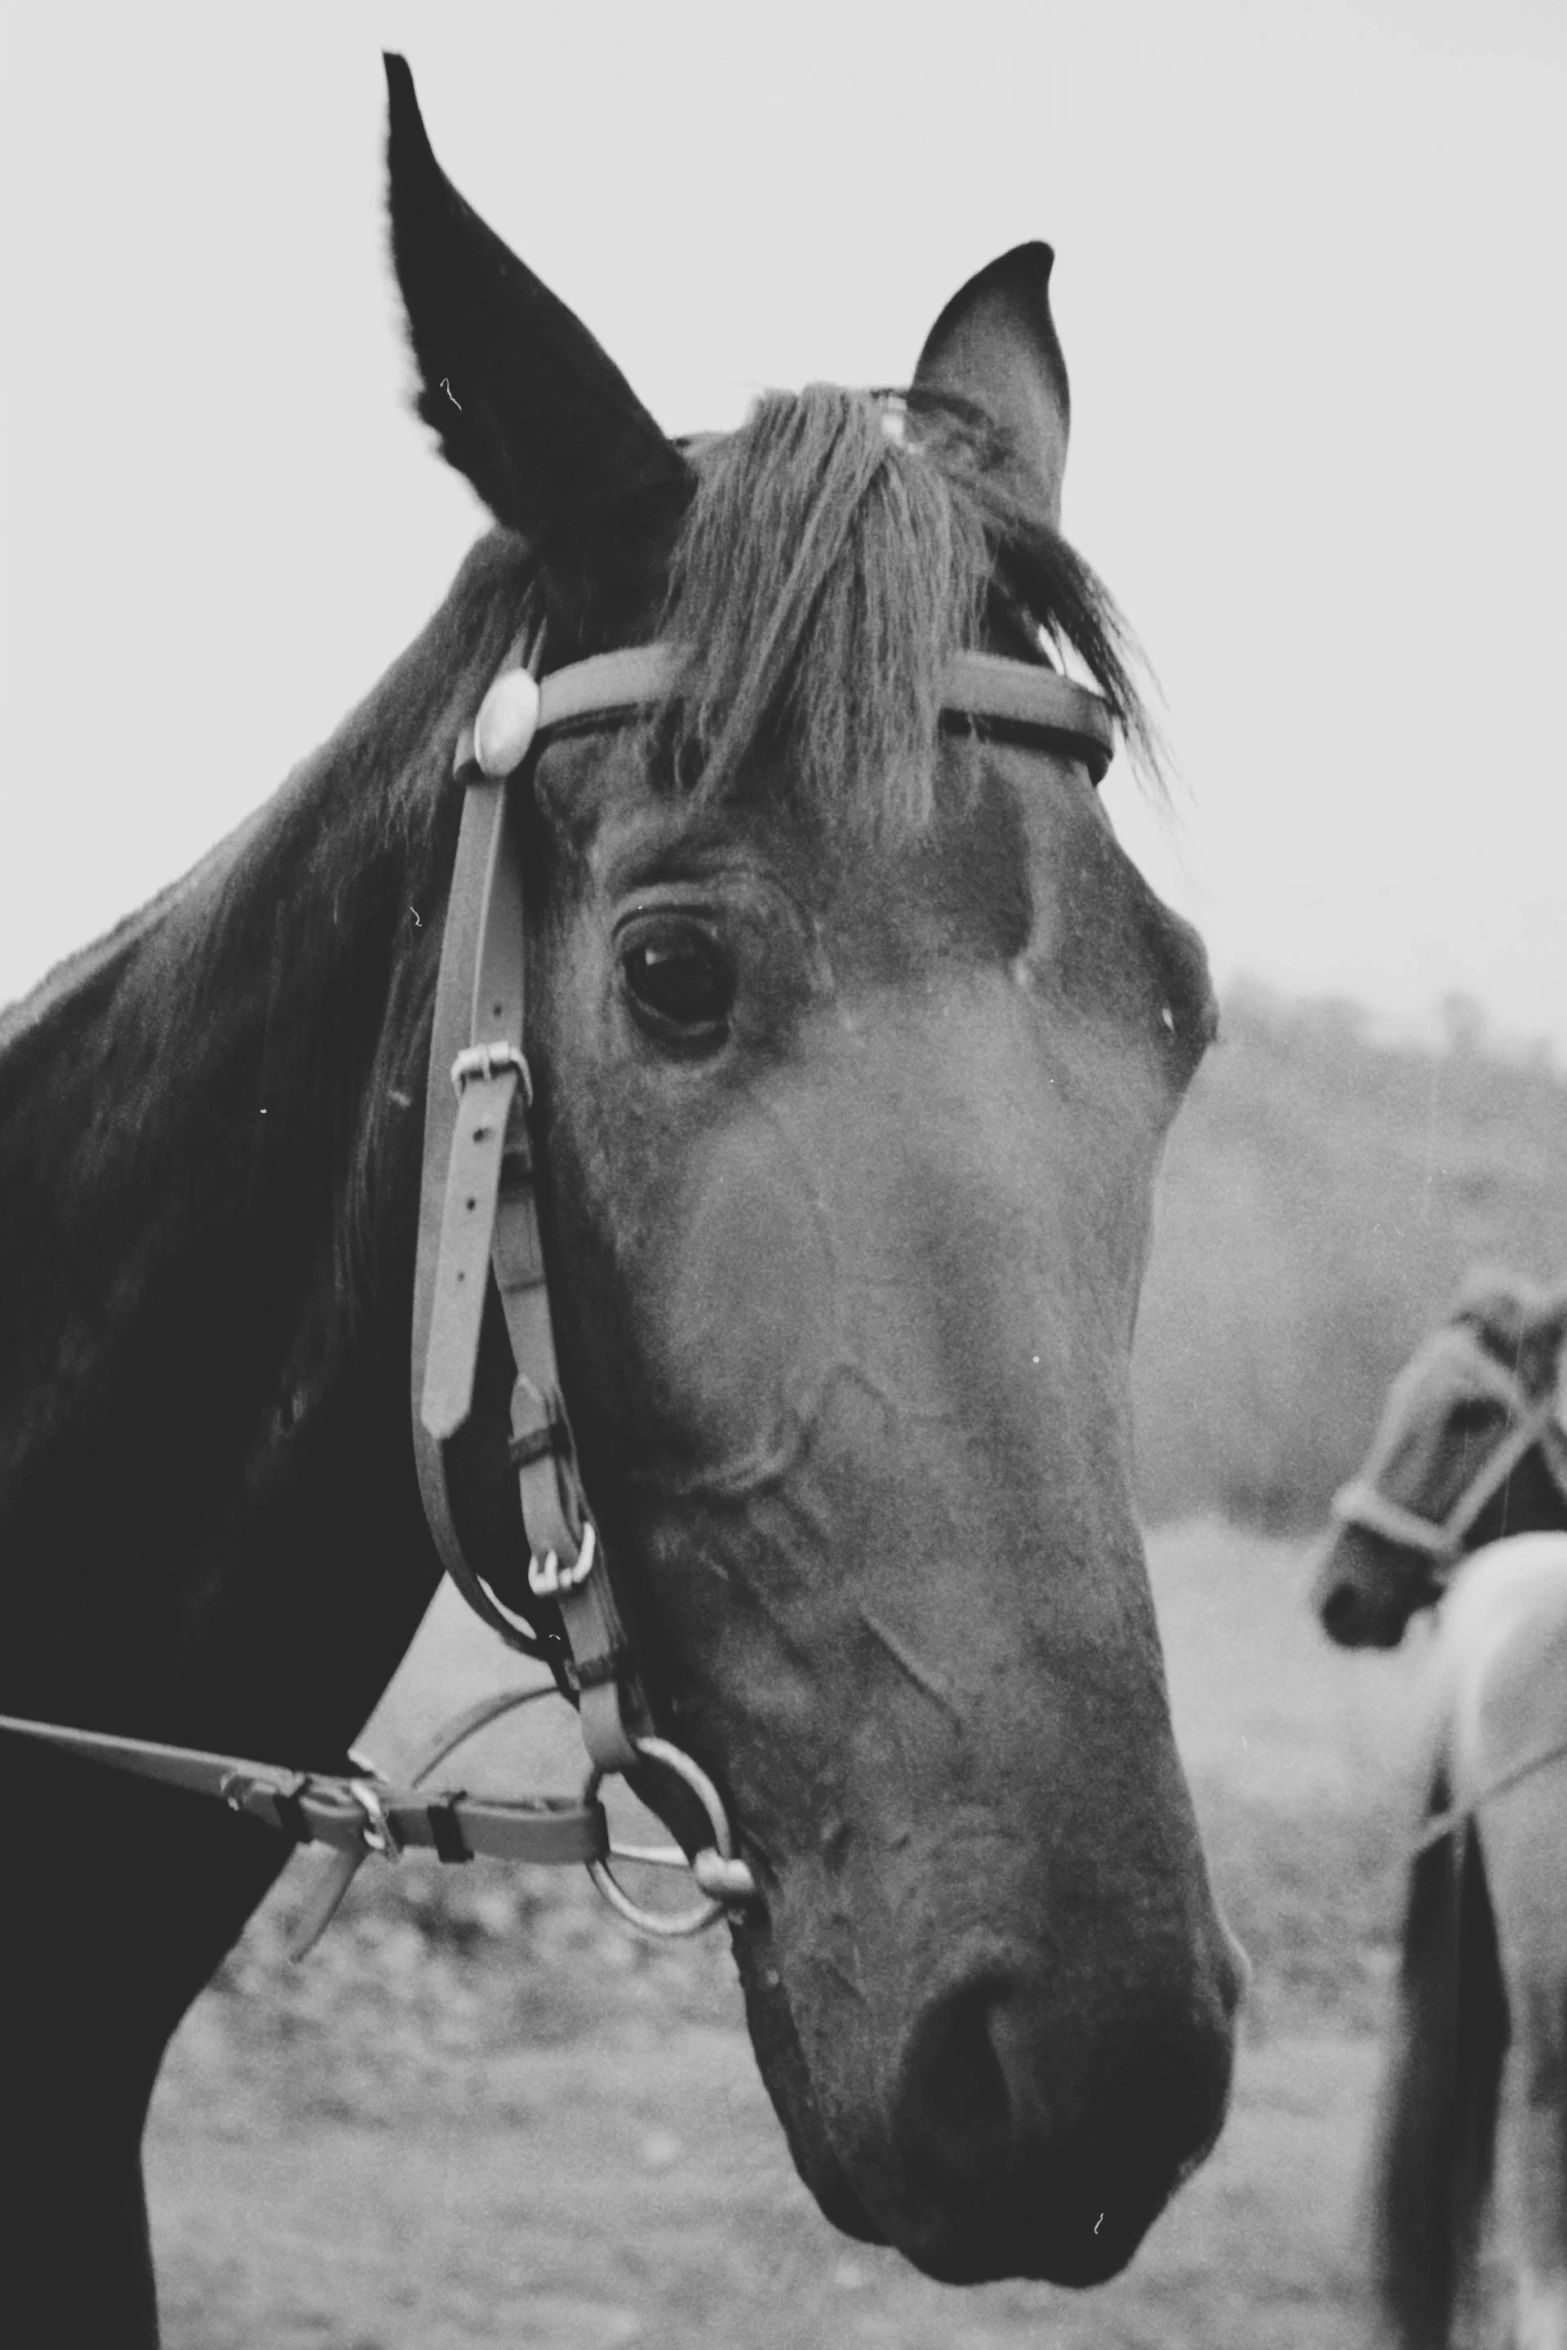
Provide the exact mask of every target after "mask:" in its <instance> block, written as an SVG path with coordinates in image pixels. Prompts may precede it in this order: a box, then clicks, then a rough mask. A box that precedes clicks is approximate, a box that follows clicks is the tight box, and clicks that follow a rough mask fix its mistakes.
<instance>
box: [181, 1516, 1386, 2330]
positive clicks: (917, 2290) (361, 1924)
mask: <svg viewBox="0 0 1567 2350" xmlns="http://www.w3.org/2000/svg"><path fill="white" fill-rule="evenodd" d="M1151 1549H1152V1555H1153V1566H1154V1575H1155V1588H1156V1592H1157V1596H1158V1599H1159V1605H1160V1613H1161V1618H1162V1621H1163V1624H1164V1631H1165V1640H1166V1647H1167V1654H1168V1657H1169V1665H1170V1677H1171V1684H1172V1689H1173V1693H1174V1700H1175V1708H1176V1720H1177V1729H1178V1732H1179V1734H1180V1737H1181V1742H1182V1747H1183V1751H1184V1752H1185V1755H1186V1757H1187V1762H1188V1766H1189V1769H1190V1771H1191V1774H1192V1778H1193V1783H1194V1786H1195V1788H1196V1791H1197V1796H1198V1802H1199V1808H1200V1810H1201V1812H1202V1815H1203V1821H1204V1827H1205V1832H1206V1834H1207V1837H1208V1843H1209V1849H1210V1853H1211V1856H1212V1860H1213V1866H1214V1872H1215V1876H1216V1879H1217V1881H1218V1884H1219V1889H1220V1894H1221V1898H1222V1899H1223V1901H1224V1904H1225V1907H1226V1910H1227V1912H1228V1914H1229V1916H1230V1918H1231V1920H1232V1922H1233V1923H1234V1924H1235V1926H1236V1928H1237V1930H1238V1931H1239V1932H1240V1934H1241V1937H1242V1939H1243V1940H1244V1941H1245V1942H1246V1944H1247V1946H1248V1948H1249V1950H1250V1951H1251V1954H1252V1957H1253V1959H1254V1961H1255V1962H1256V1964H1257V1982H1256V1988H1255V1993H1254V1997H1253V2000H1252V2004H1251V2009H1250V2015H1249V2021H1248V2026H1247V2030H1246V2034H1245V2042H1244V2046H1243V2049H1242V2054H1241V2064H1240V2074H1239V2082H1238V2087H1237V2093H1236V2103H1235V2110H1234V2113H1233V2116H1232V2119H1231V2121H1230V2123H1229V2126H1228V2128H1227V2130H1226V2132H1225V2135H1224V2137H1223V2139H1222V2140H1221V2141H1220V2145H1219V2147H1218V2150H1217V2152H1216V2153H1215V2154H1214V2156H1213V2157H1212V2159H1211V2160H1210V2162H1209V2163H1208V2165H1207V2166H1206V2168H1205V2169H1204V2170H1203V2171H1202V2172H1201V2173H1200V2174H1199V2176H1198V2177H1197V2178H1196V2179H1195V2180H1194V2181H1193V2182H1192V2184H1191V2185H1190V2186H1189V2187H1188V2188H1187V2189H1186V2190H1185V2191H1184V2193H1183V2194H1182V2195H1181V2196H1180V2197H1179V2198H1178V2200H1177V2201H1176V2203H1175V2204H1174V2205H1173V2206H1172V2208H1171V2210H1170V2211H1169V2213H1168V2214H1167V2215H1166V2216H1165V2218H1164V2219H1163V2220H1162V2221H1161V2222H1160V2224H1159V2226H1158V2227H1157V2228H1156V2229H1155V2231H1154V2233H1153V2235H1152V2236H1151V2237H1150V2239H1149V2241H1148V2242H1147V2244H1146V2245H1145V2246H1144V2248H1143V2250H1142V2252H1141V2253H1140V2254H1139V2256H1138V2259H1137V2260H1136V2261H1135V2263H1134V2264H1133V2266H1132V2269H1131V2270H1130V2271H1129V2272H1128V2274H1127V2275H1126V2276H1125V2277H1123V2278H1122V2279H1120V2280H1119V2281H1118V2282H1117V2283H1116V2284H1114V2285H1112V2286H1110V2287H1107V2288H1105V2289H1104V2290H1102V2291H1100V2292H1098V2293H1095V2294H1091V2295H1089V2296H1087V2297H1082V2296H1076V2295H1071V2294H1066V2293H1061V2292H1057V2291H1054V2290H1052V2289H1051V2288H1048V2287H1045V2286H1034V2285H997V2286H989V2287H984V2288H981V2289H978V2290H971V2291H958V2290H953V2289H949V2288H945V2287H941V2286H937V2285H932V2284H929V2283H927V2282H925V2281H924V2280H923V2279H921V2278H919V2277H917V2276H916V2275H914V2273H913V2272H912V2271H911V2270H909V2269H907V2268H906V2267H905V2266H904V2265H903V2264H902V2263H901V2262H899V2261H897V2260H896V2259H894V2258H892V2257H891V2256H889V2255H878V2254H875V2253H870V2252H867V2251H865V2250H864V2249H863V2248H861V2247H859V2246H857V2245H851V2244H849V2243H848V2242H847V2241H845V2240H844V2239H842V2238H839V2237H838V2236H836V2235H834V2234H833V2233H832V2231H831V2230H830V2229H829V2228H828V2227H827V2226H826V2224H825V2223H824V2222H823V2221H822V2220H821V2219H820V2218H819V2217H818V2216H817V2214H816V2212H815V2209H814V2206H813V2205H812V2204H811V2203H810V2202H809V2199H808V2198H807V2197H806V2195H805V2193H804V2190H803V2189H802V2188H801V2187H800V2186H799V2185H798V2183H797V2181H796V2180H795V2177H794V2174H793V2171H792V2168H791V2166H790V2164H789V2160H788V2157H787V2155H786V2153H785V2151H784V2147H783V2142H782V2138H781V2136H780V2133H779V2131H778V2128H777V2125H776V2123H775V2122H774V2120H773V2117H772V2114H771V2111H770V2108H769V2107H768V2105H767V2101H766V2098H765V2096H764V2094H763V2092H762V2090H761V2087H760V2085H759V2082H758V2080H757V2076H756V2071H755V2067H754V2065H753V2063H752V2060H751V2055H750V2050H749V2046H748V2043H747V2042H746V2039H745V2035H744V2030H743V2027H742V2024H741V2021H740V2014H739V2001H738V1995H737V1993H736V1991H735V1988H734V1985H733V1981H732V1977H731V1972H730V1968H729V1963H728V1960H727V1957H726V1954H725V1951H724V1948H723V1944H722V1937H721V1936H709V1937H706V1938H704V1939H703V1941H702V1942H700V1943H698V1944H680V1945H676V1946H674V1947H673V1948H657V1949H656V1948H653V1947H651V1946H650V1945H647V1944H645V1943H641V1942H637V1941H633V1940H632V1939H631V1938H630V1937H629V1936H628V1935H627V1934H625V1933H624V1932H623V1930H622V1929H621V1928H620V1927H619V1926H618V1925H617V1924H616V1923H615V1921H614V1920H613V1919H612V1918H611V1917H610V1916H609V1914H608V1912H607V1911H605V1910H604V1909H603V1908H602V1907H601V1906H600V1904H599V1903H598V1901H597V1898H596V1896H595V1895H594V1894H593V1893H592V1892H591V1889H590V1888H589V1887H588V1886H587V1885H586V1883H585V1882H584V1881H582V1880H581V1879H580V1878H579V1877H578V1876H577V1875H576V1873H575V1872H565V1871H559V1872H550V1871H534V1872H530V1873H529V1874H528V1875H526V1876H524V1875H522V1874H521V1873H520V1872H519V1873H507V1872H505V1871H502V1870H501V1869H499V1868H498V1867H492V1866H489V1865H487V1864H483V1863H481V1864H478V1865H476V1866H475V1867H473V1868H471V1869H467V1870H447V1871H444V1872H442V1871H439V1870H438V1869H436V1868H435V1867H434V1866H433V1865H430V1864H425V1863H421V1862H408V1863H405V1864H404V1865H403V1866H402V1867H401V1868H400V1869H399V1870H397V1871H396V1872H392V1871H386V1870H381V1871H380V1872H378V1878H377V1880H376V1881H374V1882H372V1880H371V1877H370V1872H369V1870H366V1871H365V1873H364V1875H363V1876H362V1877H361V1879H360V1881H359V1883H358V1885H357V1886H356V1887H355V1889H354V1891H353V1892H352V1893H351V1894H350V1896H349V1901H348V1904H347V1906H346V1907H345V1910H344V1912H343V1913H342V1915H341V1916H340V1918H339V1920H338V1922H337V1924H336V1925H335V1926H334V1927H333V1928H332V1931H331V1933H330V1934H329V1936H328V1937H327V1940H326V1941H325V1942H324V1943H323V1944H322V1945H321V1947H320V1949H319V1950H318V1951H317V1952H316V1954H315V1956H314V1957H313V1958H312V1959H311V1960H309V1961H308V1962H307V1964H306V1965H305V1966H304V1967H302V1968H295V1967H292V1966H290V1965H289V1963H288V1961H287V1960H286V1958H285V1957H284V1955H283V1952H282V1946H281V1924H282V1922H283V1921H284V1920H285V1919H286V1917H287V1916H288V1915H289V1914H290V1913H291V1911H292V1909H293V1907H294V1906H295V1904H296V1903H297V1900H298V1897H299V1889H300V1887H301V1885H302V1883H303V1882H304V1878H305V1875H306V1873H307V1871H308V1869H309V1867H310V1866H311V1865H312V1864H311V1862H310V1858H309V1856H302V1857H301V1858H300V1860H298V1861H296V1862H295V1863H294V1864H293V1868H292V1869H291V1871H290V1873H289V1875H288V1877H287V1878H285V1881H284V1883H283V1885H282V1887H281V1888H280V1889H279V1894H278V1896H277V1898H276V1900H275V1901H274V1903H273V1904H272V1905H270V1906H269V1908H268V1909H267V1910H266V1911H264V1912H263V1913H262V1914H261V1916H260V1917H258V1919H257V1920H256V1921H255V1922H254V1924H253V1926H252V1928H251V1931H250V1933H249V1934H248V1936H247V1937H246V1940H245V1942H244V1943H243V1944H242V1945H241V1947H240V1949H239V1951H238V1952H237V1953H236V1954H235V1955H234V1957H233V1958H232V1959H231V1961H230V1962H229V1964H228V1966H227V1967H226V1968H225V1970H224V1973H223V1975H222V1977H221V1978H220V1979H219V1981H218V1983H217V1984H216V1985H215V1986H214V1987H213V1989H212V1990H211V1991H209V1992H208V1993H207V1994H206V1996H205V1997H204V1998H203V1999H202V2001H201V2002H200V2003H199V2004H198V2006H197V2008H196V2009H195V2010H194V2011H193V2013H192V2015H191V2017H190V2018H189V2020H188V2022H187V2024H186V2026H185V2028H184V2030H183V2031H182V2032H181V2034H180V2036H179V2039H178V2040H177V2042H176V2043H175V2046H174V2049H173V2051H172V2052H171V2055H170V2059H169V2062H168V2065H167V2068H166V2070H165V2074H164V2079H163V2083H162V2085H161V2087H160V2090H159V2093H158V2097H157V2100H156V2103H155V2105H154V2110H153V2118H152V2125H151V2129H150V2132H149V2138H148V2189H149V2196H150V2200H151V2205H152V2212H153V2226H154V2234H155V2240H156V2246H157V2256H158V2266H159V2273H160V2279H161V2290H162V2302H163V2312H164V2324H165V2339H166V2341H167V2343H168V2345H169V2350H242V2346H243V2350H477V2346H479V2345H484V2344H491V2343H507V2344H516V2345H539V2346H541V2350H542V2346H545V2345H547V2346H548V2350H611V2346H612V2345H622V2344H624V2345H630V2344H636V2345H637V2346H638V2350H709V2346H711V2350H719V2346H720V2345H723V2346H724V2350H831V2346H835V2345H837V2344H840V2343H842V2344H846V2345H850V2344H860V2343H866V2344H871V2343H884V2344H891V2345H896V2346H897V2350H1002V2346H1007V2350H1012V2346H1017V2345H1022V2344H1025V2343H1027V2344H1031V2345H1039V2346H1041V2350H1090V2346H1092V2350H1156V2346H1157V2350H1256V2346H1257V2345H1263V2344H1265V2345H1268V2350H1346V2346H1347V2345H1351V2344H1353V2343H1355V2342H1356V2341H1357V2339H1358V2338H1359V2330H1360V2317H1359V2306H1360V2301H1359V2288H1358V2283H1357V2275H1358V2262H1357V2255H1356V2247H1355V2229H1354V2219H1353V2212H1354V2206H1355V2201H1356V2190H1357V2186H1358V2179H1359V2173H1360V2168H1361V2164H1362V2161H1363V2155H1364V2143H1365V2128H1366V2121H1367V2115H1368V2111H1369V2101H1370V2096H1371V2090H1372V2084H1373V2080H1374V2075H1375V2039H1374V2033H1375V2030H1376V2026H1377V2022H1378V2018H1379V2016H1380V2012H1381V2001H1382V1993H1383V1985H1384V1981H1385V1976H1386V1970H1387V1966H1388V1963H1389V1937H1390V1932H1391V1921H1392V1919H1393V1918H1394V1916H1395V1914H1396V1908H1397V1899H1398V1884H1399V1878H1398V1872H1397V1861H1396V1855H1397V1848H1398V1843H1399V1839H1400V1835H1401V1833H1402V1826H1403V1822H1404V1821H1405V1819H1406V1818H1407V1816H1408V1806H1409V1800H1410V1797H1409V1758H1410V1756H1411V1754H1412V1753H1413V1751H1414V1744H1415V1727H1414V1724H1415V1713H1414V1689H1415V1683H1416V1679H1417V1676H1418V1667H1419V1661H1420V1660H1419V1655H1418V1653H1416V1654H1414V1655H1412V1656H1410V1657H1407V1658H1406V1657H1404V1656H1403V1655H1400V1656H1398V1657H1395V1658H1386V1657H1370V1658H1351V1657H1346V1656H1342V1655H1340V1654H1338V1653H1336V1652H1334V1651H1331V1650H1330V1649H1328V1647H1327V1645H1326V1643H1325V1642H1324V1641H1323V1640H1322V1639H1321V1638H1320V1636H1319V1635H1318V1634H1317V1632H1316V1630H1315V1628H1314V1626H1313V1624H1312V1623H1311V1621H1310V1618H1309V1617H1308V1616H1307V1614H1306V1612H1305V1609H1304V1605H1303V1600H1302V1590H1303V1581H1304V1575H1305V1571H1306V1567H1305V1557H1304V1554H1303V1553H1302V1552H1301V1551H1300V1550H1299V1549H1297V1548H1294V1547H1291V1546H1289V1545H1285V1544H1279V1543H1266V1542H1262V1541H1259V1540H1258V1539H1256V1538H1255V1537H1250V1536H1243V1535H1239V1534H1236V1533H1234V1532H1231V1531H1228V1530H1226V1529H1223V1528H1219V1527H1212V1526H1204V1527H1195V1528H1187V1529H1182V1530H1180V1531H1178V1532H1175V1533H1170V1534H1165V1535H1161V1536H1155V1537H1154V1538H1153V1540H1152V1544H1151ZM507 1677H508V1673H507V1664H506V1660H505V1659H504V1658H502V1657H500V1656H499V1653H498V1651H494V1650H492V1645H491V1644H490V1643H489V1641H488V1639H487V1636H486V1635H485V1634H484V1633H483V1632H482V1630H481V1629H480V1628H479V1627H478V1626H477V1625H472V1626H470V1624H469V1622H468V1620H467V1619H466V1617H465V1615H464V1613H463V1610H462V1608H461V1603H460V1602H458V1601H457V1600H456V1599H455V1596H453V1597H452V1600H451V1604H450V1606H448V1605H447V1604H446V1602H445V1601H444V1600H443V1601H442V1602H441V1603H439V1604H438V1606H437V1609H436V1611H435V1613H434V1615H433V1616H432V1619H431V1621H430V1623H429V1624H428V1625H427V1626H426V1628H425V1631H424V1633H422V1634H421V1636H420V1644H419V1647H418V1648H417V1649H416V1651H415V1654H414V1657H413V1658H412V1659H411V1660H410V1665H409V1666H408V1667H405V1669H404V1673H403V1674H402V1675H401V1676H400V1677H399V1681H398V1683H397V1684H395V1685H394V1688H393V1690H392V1691H391V1692H390V1694H389V1697H388V1700H387V1702H386V1704H385V1705H384V1706H383V1708H382V1710H381V1713H380V1715H379V1716H378V1718H377V1722H376V1724H375V1725H374V1727H373V1729H372V1732H371V1734H370V1736H369V1738H368V1739H367V1743H368V1744H369V1745H370V1747H371V1749H372V1751H374V1752H375V1753H376V1754H377V1757H378V1759H379V1760H381V1761H382V1762H383V1764H387V1763H391V1764H396V1763H398V1762H399V1761H400V1760H403V1759H405V1758H406V1757H407V1756H408V1755H409V1754H410V1753H411V1752H412V1751H413V1749H414V1748H415V1747H416V1746H417V1744H418V1742H419V1739H420V1737H421V1736H422V1734H423V1732H424V1730H425V1729H426V1727H427V1726H428V1725H429V1724H430V1723H431V1722H433V1721H435V1720H437V1719H439V1718H442V1717H444V1716H445V1715H446V1714H448V1713H450V1712H452V1711H455V1710H456V1708H457V1707H458V1706H459V1705H460V1704H462V1703H463V1702H464V1701H465V1699H466V1698H468V1697H470V1696H472V1695H473V1694H475V1693H476V1692H477V1691H478V1690H479V1689H481V1688H483V1687H486V1686H489V1685H491V1684H493V1683H496V1682H499V1681H503V1680H505V1679H506V1678H507ZM546 1716H547V1717H551V1718H549V1719H545V1718H544V1717H546ZM556 1716H560V1718H559V1719H558V1720H557V1719H554V1718H553V1717H556ZM480 1751H481V1752H482V1754H483V1757H484V1764H483V1773H482V1782H483V1783H484V1784H486V1785H494V1786H497V1787H499V1786H503V1785H504V1784H505V1783H506V1776H507V1773H508V1771H509V1769H510V1768H511V1767H512V1765H513V1763H514V1762H515V1764H516V1765H517V1767H519V1768H521V1769H525V1770H526V1772H527V1776H526V1778H524V1779H522V1780H521V1781H520V1782H516V1783H520V1784H522V1785H524V1786H526V1787H529V1788H537V1787H543V1786H552V1787H555V1788H559V1789H570V1788H573V1787H574V1786H575V1785H576V1783H577V1780H578V1776H579V1772H580V1764H579V1761H578V1756H577V1751H576V1745H575V1731H574V1728H573V1726H572V1725H571V1723H570V1722H569V1720H568V1719H567V1718H566V1717H565V1716H564V1714H563V1709H560V1708H558V1707H556V1706H553V1705H550V1706H545V1707H541V1708H538V1709H535V1711H534V1713H532V1714H530V1715H525V1716H524V1717H522V1726H521V1728H520V1729H517V1730H514V1731H508V1732H506V1733H504V1734H501V1733H497V1734H496V1736H495V1737H494V1739H493V1740H492V1741H491V1743H490V1744H489V1745H487V1746H486V1747H485V1748H483V1749H482V1750H480ZM465 1775H467V1776H468V1778H469V1780H470V1783H478V1782H479V1781H480V1778H481V1772H480V1768H479V1765H478V1763H477V1762H475V1763H472V1764H465ZM296 1871H297V1872H298V1874H296V1873H295V1872H296Z"/></svg>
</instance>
